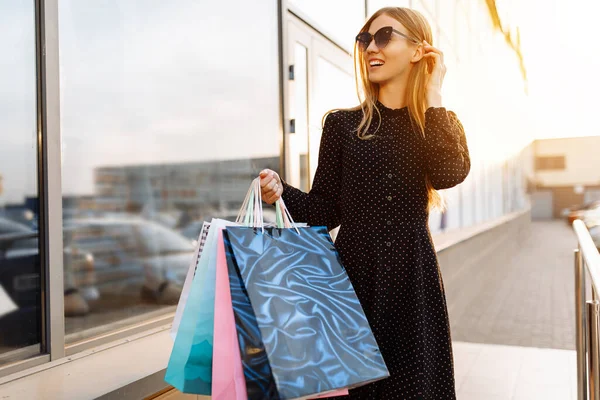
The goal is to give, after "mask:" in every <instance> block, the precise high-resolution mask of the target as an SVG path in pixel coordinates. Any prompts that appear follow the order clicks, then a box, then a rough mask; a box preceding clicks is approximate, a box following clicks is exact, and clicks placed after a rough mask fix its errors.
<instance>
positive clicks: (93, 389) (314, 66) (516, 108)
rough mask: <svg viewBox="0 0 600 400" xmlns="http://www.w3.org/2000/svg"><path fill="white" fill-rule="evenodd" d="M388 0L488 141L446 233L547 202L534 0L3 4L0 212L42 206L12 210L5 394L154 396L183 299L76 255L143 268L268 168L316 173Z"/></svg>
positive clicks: (476, 156) (1, 344) (302, 175)
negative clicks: (425, 44)
mask: <svg viewBox="0 0 600 400" xmlns="http://www.w3.org/2000/svg"><path fill="white" fill-rule="evenodd" d="M383 6H405V7H412V8H415V9H417V10H418V11H420V12H422V13H423V15H425V16H426V17H427V18H428V20H429V21H430V23H431V26H432V30H433V33H434V38H435V40H434V43H433V44H434V45H436V46H438V47H439V48H441V49H442V50H443V51H444V53H445V63H446V64H447V67H448V72H447V74H446V78H445V82H444V96H443V98H444V105H445V106H446V107H447V108H449V109H451V110H453V111H455V112H456V113H457V114H458V116H459V118H460V119H461V122H462V123H463V125H464V127H465V130H466V133H467V140H468V143H469V147H470V151H471V156H472V170H471V173H470V175H469V177H468V178H467V180H466V181H465V182H464V183H463V184H462V185H460V186H458V187H456V188H453V189H450V190H446V191H444V192H443V196H444V198H445V199H446V202H447V209H446V211H445V214H444V215H442V214H441V213H439V212H433V213H432V214H431V218H430V226H431V230H432V232H433V234H437V233H439V232H441V231H444V230H453V229H462V228H466V227H471V226H474V225H477V224H480V223H484V222H487V221H490V220H492V219H495V218H499V217H502V216H504V215H507V214H510V213H513V212H517V211H522V210H524V209H526V208H527V207H529V199H528V194H527V187H528V179H527V177H528V174H529V171H530V168H531V165H530V164H531V163H530V161H529V157H530V156H531V154H530V153H529V152H528V151H527V150H526V146H527V144H528V143H529V142H530V141H531V137H532V131H531V127H530V125H529V122H528V119H527V115H526V110H527V94H526V91H527V90H526V89H527V88H526V71H525V70H524V67H523V55H522V54H521V53H520V49H519V47H518V35H515V32H514V31H510V30H508V29H507V28H506V26H513V27H514V26H518V18H517V17H516V16H518V9H517V8H514V9H507V8H500V5H498V6H497V5H496V4H495V2H494V1H485V0H395V1H383V0H367V1H365V0H344V1H342V0H327V1H321V2H308V1H303V0H265V1H245V0H229V1H227V2H208V1H193V0H182V1H179V2H177V5H175V4H174V3H171V2H161V1H150V2H149V1H145V0H144V1H141V0H132V1H126V2H123V1H116V0H110V1H102V2H96V1H86V2H80V1H75V0H62V1H60V2H58V1H57V0H35V1H34V0H31V1H29V2H2V3H0V50H1V51H2V53H3V54H4V55H5V60H7V61H6V62H3V63H0V87H2V88H3V91H2V93H0V129H1V130H2V136H0V210H6V209H8V208H11V209H14V208H15V207H16V208H19V207H20V208H22V209H24V210H25V211H27V210H28V211H29V213H28V214H27V215H33V216H32V217H30V218H32V219H34V220H35V221H33V223H31V224H26V223H24V222H23V221H22V220H19V221H16V220H15V218H14V217H11V215H13V214H12V213H4V212H0V228H2V230H0V270H2V271H13V272H11V274H14V275H15V276H13V275H9V274H8V275H7V273H4V272H2V274H4V275H0V277H2V279H0V332H2V335H0V338H3V339H1V340H0V393H1V394H3V395H5V394H7V395H8V396H9V397H10V396H14V398H35V395H36V394H35V393H34V392H33V391H32V390H37V389H32V388H38V389H39V388H43V391H42V392H43V393H46V394H47V395H48V396H50V398H53V397H52V396H54V395H55V396H57V397H61V396H62V397H69V398H96V397H99V396H103V395H104V396H108V397H105V398H111V397H110V396H114V398H128V396H131V397H132V398H136V397H135V396H138V395H139V396H138V398H139V397H143V396H142V395H141V393H145V394H144V396H146V395H148V392H149V391H150V392H152V391H159V390H161V389H163V388H164V387H165V386H166V385H165V384H164V382H163V381H162V376H161V373H163V372H164V368H165V367H166V360H167V359H168V356H169V351H170V345H171V344H172V342H171V341H170V338H169V337H168V326H169V324H170V321H171V319H172V318H173V313H174V306H173V305H167V304H164V303H162V302H161V299H160V297H159V295H158V294H157V297H156V299H154V300H155V301H150V302H148V301H147V300H143V299H142V297H141V296H140V295H139V293H140V290H142V289H144V287H143V285H145V284H146V283H144V282H145V281H144V279H141V277H140V279H137V280H136V279H132V280H131V281H132V282H134V281H135V282H136V283H135V285H133V284H132V285H131V286H123V288H122V290H119V291H103V289H102V288H100V287H97V288H95V287H93V286H94V285H93V281H94V280H91V281H89V282H88V284H87V286H86V287H85V288H84V287H77V285H76V284H75V285H74V286H75V287H73V285H71V284H70V283H69V282H72V281H73V280H72V279H70V276H71V274H72V270H73V266H71V265H69V262H70V261H69V260H70V259H71V258H72V257H71V256H70V255H72V254H78V255H80V256H81V255H83V256H84V257H85V260H86V262H87V264H86V265H87V266H89V269H90V270H92V269H94V266H93V265H92V263H95V271H96V272H95V274H96V275H98V277H97V279H96V278H94V279H96V280H97V281H100V280H101V277H100V276H99V275H100V274H101V273H103V272H102V271H110V273H111V274H112V275H111V276H119V273H120V272H119V271H120V269H121V268H122V270H123V271H137V272H136V273H140V274H144V273H145V272H143V271H146V269H147V268H148V265H149V264H152V265H154V264H156V263H157V262H158V261H160V260H162V259H161V258H160V257H159V256H156V255H153V256H152V257H150V256H148V252H149V251H150V253H152V250H153V249H155V250H156V249H157V248H158V247H160V246H163V243H167V242H168V243H172V242H178V241H179V242H181V240H189V239H190V238H189V237H188V236H186V234H187V233H186V232H194V231H193V229H194V224H197V223H198V221H200V222H201V220H202V219H206V218H210V217H211V216H213V215H220V216H222V215H228V214H230V213H231V212H235V211H237V209H238V208H239V207H240V205H241V203H242V200H243V196H244V193H245V192H246V190H247V189H248V186H249V184H250V181H251V179H252V178H253V177H255V176H256V175H257V174H258V173H259V171H260V170H262V169H263V168H271V169H275V170H278V171H279V172H280V173H281V174H282V175H283V176H285V177H286V179H287V180H288V181H289V182H290V183H291V184H293V185H295V186H297V187H299V188H302V189H304V190H310V186H311V182H312V178H313V176H314V173H315V170H316V167H317V164H316V163H317V161H316V160H317V158H318V150H319V142H320V135H321V120H322V117H323V115H324V113H325V112H326V111H328V110H330V109H333V108H340V107H352V106H355V105H357V104H358V98H357V94H356V87H355V77H354V66H353V59H352V53H353V44H354V38H355V36H356V34H357V33H358V31H359V30H360V28H361V27H362V26H363V24H364V23H365V21H366V19H367V18H368V16H369V15H371V14H372V13H373V12H375V11H376V10H377V9H379V8H380V7H383ZM504 7H507V6H506V5H505V6H504ZM511 18H512V20H511ZM42 49H43V51H42ZM524 149H525V150H524ZM161 213H164V214H166V215H171V216H174V217H173V218H172V219H171V220H168V221H167V218H166V217H165V218H163V219H160V218H158V217H156V215H157V214H161ZM9 214H10V215H9ZM182 214H185V215H186V218H185V219H182V217H181V215H182ZM19 218H20V217H19ZM28 218H29V217H28ZM157 221H159V222H160V224H159V225H160V226H157V225H156V224H157ZM165 221H167V222H165ZM299 222H302V221H299ZM4 227H6V230H4ZM147 232H150V234H147ZM3 235H4V236H3ZM15 238H17V239H18V240H17V242H15ZM32 238H33V239H35V240H34V241H31V240H30V239H32ZM9 239H10V240H9ZM179 242H178V243H179ZM15 243H18V245H19V246H21V247H22V246H26V249H27V252H25V253H23V252H22V251H20V252H16V251H14V250H15V249H14V248H13V246H14V245H15ZM182 243H183V242H182ZM27 246H28V247H27ZM23 254H25V256H24V255H23ZM66 254H68V255H69V257H67V256H66ZM18 271H27V276H25V277H23V276H16V275H18V274H19V272H18ZM107 273H108V272H107ZM175 275H176V274H175ZM15 279H17V280H18V281H19V282H25V283H26V284H25V285H19V286H18V287H16V286H15V285H14V282H15ZM142 281H144V282H142ZM136 285H138V286H136ZM140 285H142V287H140ZM150 290H154V289H152V288H150ZM25 322H26V323H25ZM134 339H135V340H134ZM148 348H151V349H153V351H152V352H151V353H149V352H148V351H147V349H148ZM100 350H102V351H100ZM103 365H110V367H109V368H107V367H102V366H103ZM50 367H52V368H50ZM91 371H94V372H93V373H92V372H91ZM59 376H60V377H61V379H57V378H58V377H59ZM19 378H21V379H19ZM57 382H59V383H57ZM136 390H137V392H136ZM36 393H38V392H36ZM127 393H129V394H127ZM131 393H138V395H135V394H131ZM31 396H33V397H31ZM119 396H120V397H119Z"/></svg>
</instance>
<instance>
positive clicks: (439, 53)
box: [423, 40, 444, 62]
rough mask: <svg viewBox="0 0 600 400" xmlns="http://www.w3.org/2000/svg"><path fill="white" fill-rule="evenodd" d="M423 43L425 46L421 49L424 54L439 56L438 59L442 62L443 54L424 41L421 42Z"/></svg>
mask: <svg viewBox="0 0 600 400" xmlns="http://www.w3.org/2000/svg"><path fill="white" fill-rule="evenodd" d="M423 43H425V46H423V48H424V49H425V52H426V54H431V53H435V54H438V55H439V56H440V59H441V60H442V62H444V52H442V51H441V50H440V49H438V48H437V47H433V46H432V45H430V44H429V43H428V42H427V41H426V40H423Z"/></svg>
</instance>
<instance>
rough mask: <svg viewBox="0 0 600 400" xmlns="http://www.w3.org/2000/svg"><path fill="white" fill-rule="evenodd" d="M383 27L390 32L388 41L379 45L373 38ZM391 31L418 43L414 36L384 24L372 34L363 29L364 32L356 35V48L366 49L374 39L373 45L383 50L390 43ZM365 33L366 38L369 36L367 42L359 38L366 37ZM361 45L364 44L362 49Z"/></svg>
mask: <svg viewBox="0 0 600 400" xmlns="http://www.w3.org/2000/svg"><path fill="white" fill-rule="evenodd" d="M384 29H391V30H392V32H391V33H390V38H389V39H388V41H387V42H386V43H385V44H384V45H383V46H381V47H380V46H379V45H378V44H377V40H376V39H375V36H377V34H378V33H379V32H381V31H383V30H384ZM392 33H395V34H397V35H400V36H402V37H403V38H405V39H406V40H408V41H409V42H411V43H414V44H420V42H419V41H418V40H417V39H414V38H412V37H410V36H408V35H406V34H404V33H402V32H400V31H398V30H396V29H394V28H393V27H391V26H384V27H383V28H381V29H379V30H378V31H377V32H375V33H374V34H370V33H369V32H368V31H365V32H361V33H359V34H358V35H356V42H357V43H358V48H359V49H360V50H361V51H366V50H367V49H368V48H369V46H370V45H371V42H372V41H373V40H374V39H375V46H377V48H378V49H379V50H383V49H384V48H385V47H386V46H387V45H388V44H389V43H390V40H391V39H392ZM367 35H369V36H368V38H369V42H368V43H367V42H366V40H364V41H363V40H361V37H366V36H367ZM363 45H364V49H363Z"/></svg>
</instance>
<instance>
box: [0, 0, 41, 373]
mask: <svg viewBox="0 0 600 400" xmlns="http://www.w3.org/2000/svg"><path fill="white" fill-rule="evenodd" d="M34 16H35V15H34V2H13V1H9V2H7V1H4V2H0V53H1V54H2V61H0V88H2V89H1V90H0V132H1V135H2V136H0V365H2V364H5V363H7V362H11V361H16V360H20V359H23V358H26V357H30V356H33V355H36V354H39V352H40V339H41V320H42V318H41V289H40V268H41V265H40V249H39V243H38V222H37V221H38V210H39V204H38V189H37V140H36V125H37V124H36V108H37V106H36V62H35V22H34V21H35V18H34Z"/></svg>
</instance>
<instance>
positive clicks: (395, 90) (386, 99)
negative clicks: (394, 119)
mask: <svg viewBox="0 0 600 400" xmlns="http://www.w3.org/2000/svg"><path fill="white" fill-rule="evenodd" d="M407 84H408V74H403V75H402V76H399V77H397V78H396V79H394V80H390V81H388V82H385V83H381V84H380V85H379V101H380V102H381V103H383V105H385V106H386V107H388V108H402V107H406V105H407V103H406V101H407V100H406V86H407Z"/></svg>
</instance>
